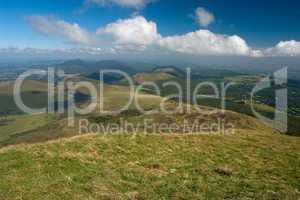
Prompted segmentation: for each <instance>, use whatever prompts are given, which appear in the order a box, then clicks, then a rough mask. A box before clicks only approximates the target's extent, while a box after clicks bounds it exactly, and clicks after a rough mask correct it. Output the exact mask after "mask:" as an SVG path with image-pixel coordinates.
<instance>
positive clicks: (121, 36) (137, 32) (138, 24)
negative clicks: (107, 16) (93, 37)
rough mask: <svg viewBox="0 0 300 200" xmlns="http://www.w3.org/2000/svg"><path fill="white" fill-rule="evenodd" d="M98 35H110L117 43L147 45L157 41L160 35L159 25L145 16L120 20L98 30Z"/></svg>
mask: <svg viewBox="0 0 300 200" xmlns="http://www.w3.org/2000/svg"><path fill="white" fill-rule="evenodd" d="M97 35H98V36H104V35H109V36H111V37H112V39H113V41H114V43H115V44H117V45H136V46H142V47H145V46H147V45H151V44H153V43H154V42H156V41H157V40H158V39H159V38H160V35H159V34H158V32H157V25H156V23H154V22H152V21H147V20H146V19H145V18H144V17H141V16H136V17H133V18H130V19H125V20H118V21H116V22H114V23H110V24H108V25H106V26H105V27H104V28H99V29H98V30H97Z"/></svg>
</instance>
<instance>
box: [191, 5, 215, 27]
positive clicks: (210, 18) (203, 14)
mask: <svg viewBox="0 0 300 200" xmlns="http://www.w3.org/2000/svg"><path fill="white" fill-rule="evenodd" d="M195 15H196V21H197V22H198V24H199V25H200V26H203V27H207V26H208V25H209V24H211V23H213V22H214V21H215V16H214V14H213V13H211V12H209V11H208V10H206V9H205V8H202V7H199V8H197V9H196V11H195Z"/></svg>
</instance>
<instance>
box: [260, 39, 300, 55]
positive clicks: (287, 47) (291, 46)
mask: <svg viewBox="0 0 300 200" xmlns="http://www.w3.org/2000/svg"><path fill="white" fill-rule="evenodd" d="M264 54H265V55H266V56H300V42H298V41H295V40H290V41H281V42H279V43H278V44H277V45H276V46H275V47H272V48H268V49H266V50H265V51H264Z"/></svg>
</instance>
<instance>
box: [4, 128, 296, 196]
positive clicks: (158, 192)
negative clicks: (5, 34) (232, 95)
mask: <svg viewBox="0 0 300 200" xmlns="http://www.w3.org/2000/svg"><path fill="white" fill-rule="evenodd" d="M299 156H300V140H299V138H294V137H290V136H284V135H279V134H271V133H258V132H255V131H250V130H248V131H245V130H244V131H241V132H239V133H237V134H236V135H232V136H207V135H188V136H184V135H138V136H136V137H135V138H132V137H130V136H124V135H122V136H121V135H115V136H106V137H104V136H100V135H87V136H80V137H75V138H72V139H64V140H59V141H54V142H50V143H46V144H36V145H20V146H13V147H9V148H4V149H2V150H0V162H1V163H2V164H1V165H0V199H155V200H156V199H299V198H300V193H299V191H300V181H299V180H300V169H299V166H300V160H299V159H298V158H299Z"/></svg>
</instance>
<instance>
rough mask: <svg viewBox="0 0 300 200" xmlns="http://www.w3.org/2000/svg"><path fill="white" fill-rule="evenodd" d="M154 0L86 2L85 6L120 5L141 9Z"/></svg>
mask: <svg viewBox="0 0 300 200" xmlns="http://www.w3.org/2000/svg"><path fill="white" fill-rule="evenodd" d="M153 1H154V0H86V1H85V4H87V5H89V4H96V5H98V6H107V5H118V6H122V7H128V8H135V9H140V8H144V7H145V6H146V5H147V4H148V3H151V2H153Z"/></svg>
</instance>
